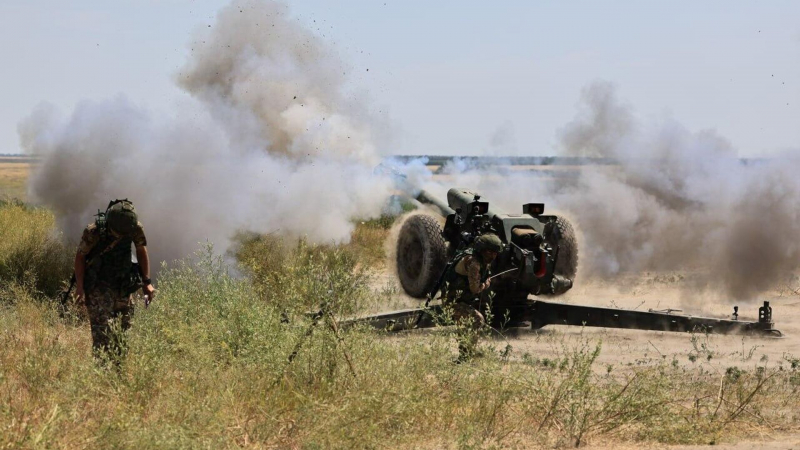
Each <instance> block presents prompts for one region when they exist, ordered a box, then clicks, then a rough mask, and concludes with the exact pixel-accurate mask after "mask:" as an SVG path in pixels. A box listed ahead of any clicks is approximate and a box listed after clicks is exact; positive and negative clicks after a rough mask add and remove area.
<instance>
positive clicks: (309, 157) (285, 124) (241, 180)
mask: <svg viewBox="0 0 800 450" xmlns="http://www.w3.org/2000/svg"><path fill="white" fill-rule="evenodd" d="M343 67H344V65H343V63H342V62H341V61H340V60H339V59H338V58H337V57H336V54H335V53H334V52H333V50H332V49H330V48H329V47H328V46H327V45H326V44H325V43H324V42H322V41H321V40H320V39H319V38H318V37H316V36H315V35H314V34H312V33H311V32H309V31H308V30H306V29H305V28H303V27H301V26H300V25H299V24H298V23H297V21H294V20H291V19H290V17H289V15H288V11H287V8H286V6H285V5H283V4H281V3H277V2H272V1H262V0H241V1H234V2H232V3H231V4H230V5H229V6H227V7H225V8H223V9H222V10H221V11H220V12H219V14H218V17H217V21H216V23H215V24H214V26H213V27H212V28H211V29H210V30H208V31H206V32H205V34H203V35H200V36H198V37H197V40H196V42H194V43H193V56H192V58H191V59H190V60H189V61H188V62H187V64H186V66H185V67H184V68H183V69H182V70H181V71H180V73H179V74H178V75H177V82H178V83H179V85H180V86H181V87H183V88H184V89H185V90H186V91H187V92H188V93H189V94H191V96H192V97H193V99H194V100H192V101H190V102H183V103H181V104H179V105H178V106H176V108H175V110H174V111H173V112H172V114H170V115H167V116H157V115H155V114H153V113H151V112H150V111H148V110H147V109H146V108H144V107H141V106H138V105H136V104H135V103H133V102H131V101H130V100H128V99H127V98H125V97H124V96H120V97H118V98H115V99H111V100H107V101H101V102H83V103H81V104H79V105H78V106H77V107H76V108H75V110H74V111H73V112H72V113H71V114H70V115H68V116H66V117H64V116H61V115H59V113H58V112H57V111H55V110H54V109H53V108H52V107H49V106H47V105H42V106H40V107H39V108H37V109H36V110H35V111H34V112H33V114H31V116H30V117H28V118H27V119H25V120H24V121H23V122H22V123H21V124H20V126H19V131H20V139H21V143H22V146H23V148H24V149H25V151H26V152H27V153H31V154H36V155H41V156H42V157H43V161H42V163H41V165H39V166H38V167H37V168H36V169H35V171H34V173H33V174H32V177H31V181H30V185H29V190H30V195H31V197H32V198H33V199H34V201H37V202H40V203H43V204H46V205H48V206H50V207H51V208H52V209H53V210H54V211H55V212H56V215H57V217H58V220H59V223H60V225H61V226H62V228H63V229H64V231H65V232H66V233H67V234H68V235H70V236H75V237H77V236H79V234H80V230H81V228H82V227H84V226H85V225H86V224H87V223H89V222H90V221H91V220H92V215H93V214H94V213H95V212H96V210H97V209H103V208H104V207H105V205H106V203H107V202H108V201H109V200H110V199H114V198H129V199H130V200H132V201H133V202H134V204H135V205H136V207H137V210H138V211H139V213H140V217H141V220H142V222H143V223H144V225H145V230H146V234H147V236H148V240H149V246H150V248H151V252H152V254H153V255H154V258H155V259H156V260H165V259H166V260H169V259H173V258H179V257H183V256H185V255H187V254H189V253H191V252H192V251H194V250H196V249H197V248H198V245H199V244H198V243H201V242H204V241H206V240H209V241H212V242H214V243H215V244H217V245H221V246H222V247H223V248H225V247H226V246H227V245H228V244H229V239H230V238H231V237H232V236H233V234H234V233H235V232H236V231H238V230H242V229H245V230H251V231H256V232H275V231H280V232H281V233H282V234H286V235H290V236H292V235H293V236H300V235H305V236H307V237H308V238H309V239H311V240H312V241H315V242H332V241H333V242H341V241H346V240H348V239H349V237H350V233H351V231H352V229H353V224H352V219H353V218H356V217H371V216H375V215H378V214H379V213H380V212H381V209H382V207H383V205H384V202H385V200H386V198H387V196H388V195H389V194H390V190H391V187H392V186H391V180H390V179H389V178H388V177H381V176H377V175H374V174H373V172H372V167H373V166H374V164H375V162H376V161H378V160H379V158H380V156H379V155H378V153H377V151H376V144H375V142H374V141H373V136H372V134H371V128H370V126H371V123H370V121H369V120H368V119H367V118H368V114H366V112H365V111H363V110H362V109H360V108H359V107H358V104H357V103H356V102H354V101H349V100H348V96H347V93H346V92H345V80H344V78H343V76H342V72H343Z"/></svg>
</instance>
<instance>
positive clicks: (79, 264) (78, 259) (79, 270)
mask: <svg viewBox="0 0 800 450" xmlns="http://www.w3.org/2000/svg"><path fill="white" fill-rule="evenodd" d="M85 275H86V255H84V254H83V253H82V252H81V251H80V250H78V251H77V252H76V253H75V295H76V296H77V297H79V298H80V297H83V278H84V276H85Z"/></svg>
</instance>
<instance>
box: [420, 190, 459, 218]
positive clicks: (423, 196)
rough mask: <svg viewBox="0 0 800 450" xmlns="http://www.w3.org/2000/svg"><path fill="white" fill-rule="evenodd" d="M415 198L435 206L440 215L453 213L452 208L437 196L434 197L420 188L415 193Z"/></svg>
mask: <svg viewBox="0 0 800 450" xmlns="http://www.w3.org/2000/svg"><path fill="white" fill-rule="evenodd" d="M415 198H416V200H417V201H418V202H420V203H424V204H426V205H432V206H434V207H436V209H438V210H439V213H440V214H441V215H442V216H445V217H447V216H449V215H450V214H453V213H455V211H454V210H453V209H452V208H450V207H449V206H447V203H445V202H443V201H441V200H439V199H438V198H436V197H435V196H434V195H432V194H431V193H430V192H428V191H424V190H420V191H419V194H417V196H416V197H415Z"/></svg>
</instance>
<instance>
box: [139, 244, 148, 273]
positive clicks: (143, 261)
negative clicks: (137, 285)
mask: <svg viewBox="0 0 800 450" xmlns="http://www.w3.org/2000/svg"><path fill="white" fill-rule="evenodd" d="M136 260H137V261H139V267H140V268H141V269H142V278H144V279H145V280H149V279H150V255H148V254H147V246H145V245H143V246H141V247H136Z"/></svg>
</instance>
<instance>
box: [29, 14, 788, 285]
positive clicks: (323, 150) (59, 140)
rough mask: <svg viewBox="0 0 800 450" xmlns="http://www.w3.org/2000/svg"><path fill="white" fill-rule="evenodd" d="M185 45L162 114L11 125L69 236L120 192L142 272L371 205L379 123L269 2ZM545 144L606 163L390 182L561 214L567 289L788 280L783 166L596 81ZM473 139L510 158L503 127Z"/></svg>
mask: <svg viewBox="0 0 800 450" xmlns="http://www.w3.org/2000/svg"><path fill="white" fill-rule="evenodd" d="M192 47H193V52H192V57H191V58H190V60H189V61H188V62H187V63H186V65H185V67H183V69H182V70H180V71H179V73H178V74H176V82H177V83H178V85H179V86H180V87H181V88H182V89H184V90H185V91H186V92H187V93H188V94H189V95H190V97H191V100H188V101H184V102H182V103H180V104H178V105H177V106H176V107H175V110H174V111H173V112H172V113H171V114H167V115H163V114H162V115H159V114H155V113H152V112H150V111H148V110H147V109H146V108H144V107H142V106H139V105H137V104H135V103H134V102H132V101H131V100H129V99H127V98H125V97H123V96H121V97H118V98H114V99H110V100H106V101H100V102H88V101H87V102H83V103H81V104H79V105H78V106H77V107H76V108H75V110H74V111H73V112H72V113H71V114H69V115H61V114H60V113H59V112H58V111H56V110H55V109H54V108H52V107H50V106H48V105H41V106H40V107H38V108H37V109H36V110H35V111H33V113H32V114H31V115H30V116H29V117H28V118H27V119H25V120H24V121H23V122H22V123H21V124H20V126H19V132H20V140H21V143H22V146H23V148H24V149H25V150H26V151H27V152H28V153H32V154H37V155H41V156H42V157H43V161H42V163H41V164H40V165H39V166H38V167H37V169H36V170H35V172H34V173H33V174H32V178H31V182H30V186H29V190H30V194H31V197H32V198H33V199H34V200H35V201H38V202H40V203H43V204H46V205H48V206H50V207H51V208H52V209H53V210H54V211H55V212H56V215H57V217H58V220H59V223H60V225H61V226H62V228H63V229H64V231H65V232H66V233H67V234H68V235H70V236H75V237H76V238H77V236H78V235H79V233H80V230H81V229H82V227H84V226H85V225H86V224H87V223H88V222H89V221H90V220H92V217H91V216H92V215H93V214H94V213H95V212H96V210H97V209H102V208H104V206H105V204H106V203H107V202H108V200H110V199H113V198H123V197H127V198H129V199H131V200H132V201H133V202H134V203H135V204H136V206H137V209H138V210H139V211H140V215H141V217H142V221H143V222H144V224H145V228H146V231H147V235H148V238H149V240H150V248H151V252H152V254H153V256H154V258H155V259H156V260H165V259H166V260H169V259H173V258H179V257H183V256H185V255H187V254H189V253H191V252H192V251H194V250H196V249H197V248H198V243H200V242H204V241H206V240H210V241H212V242H214V243H215V244H217V245H221V246H222V247H223V248H225V247H227V246H228V245H229V242H230V239H231V237H232V236H233V234H234V233H235V232H236V231H238V230H243V229H244V230H251V231H256V232H275V231H279V232H280V233H282V234H286V235H290V236H300V235H305V236H308V237H309V239H311V240H313V241H316V242H332V241H333V242H342V241H346V240H348V239H349V236H350V233H351V231H352V228H353V225H352V219H353V218H356V217H371V216H375V215H377V214H379V213H380V212H381V211H382V209H383V208H384V206H385V204H386V201H387V198H389V196H390V194H391V193H392V189H393V183H392V180H391V177H390V176H389V175H385V174H383V175H382V174H376V173H375V172H374V171H373V167H374V166H375V164H376V163H377V162H379V161H380V160H381V155H380V153H379V152H378V151H377V150H376V149H377V148H378V145H377V144H376V136H375V130H376V129H377V128H378V127H379V126H380V124H377V126H376V124H375V123H374V121H373V119H372V118H371V117H370V115H369V114H368V113H367V112H366V111H365V110H364V109H363V106H362V105H363V104H364V102H363V101H362V99H361V98H357V97H355V96H354V95H353V94H350V93H348V92H347V89H346V82H347V80H346V75H345V73H346V72H348V70H349V68H348V67H347V66H346V65H345V64H344V63H343V62H342V61H341V60H340V59H339V58H338V57H337V55H336V52H335V51H334V50H333V49H331V48H329V47H328V46H327V45H326V44H325V43H324V42H322V41H321V40H320V39H319V38H318V37H316V36H315V35H314V34H312V33H311V32H309V31H308V30H306V29H304V28H303V27H301V26H300V25H299V24H298V23H297V21H294V20H290V18H289V13H288V10H287V8H286V6H285V5H283V4H281V3H276V2H272V1H266V0H235V1H233V3H231V4H230V5H229V6H227V7H225V8H224V9H222V10H221V11H220V12H219V14H218V17H217V21H216V23H215V24H214V25H213V26H212V27H211V28H210V29H208V30H205V33H204V34H203V35H200V36H198V37H197V39H196V41H195V42H194V43H193V46H192ZM560 142H561V152H562V153H563V154H564V155H570V156H594V157H602V158H609V159H612V160H614V161H616V164H612V165H605V166H585V167H582V168H581V169H580V171H579V172H577V173H576V172H575V171H572V172H568V171H567V172H565V174H567V175H568V174H572V176H565V175H563V174H562V175H559V174H558V173H557V172H558V171H554V172H551V173H542V172H533V173H532V172H530V171H516V170H497V169H481V168H476V167H471V166H470V165H469V164H467V163H466V162H465V161H456V162H454V163H453V164H450V165H449V166H448V167H445V168H444V170H443V172H444V175H443V176H442V177H437V179H432V178H431V176H430V172H429V171H428V170H427V169H426V168H425V167H424V165H423V163H422V162H420V161H415V162H412V163H410V164H408V165H407V166H405V167H403V171H404V172H405V173H406V174H407V176H408V180H409V181H410V182H411V183H412V184H414V185H415V186H419V187H422V188H424V189H426V190H429V191H431V192H432V193H433V194H435V195H439V196H440V197H441V198H444V196H445V193H446V191H447V189H448V188H449V187H451V186H464V187H470V188H473V189H477V190H479V191H480V192H482V193H483V194H485V198H486V199H487V200H489V201H490V202H492V203H494V204H496V205H497V206H499V207H500V208H502V209H505V210H507V211H509V212H519V208H520V205H521V204H522V203H527V202H532V201H544V202H546V203H547V205H548V210H549V211H550V212H552V211H553V210H555V211H557V212H559V213H566V215H567V216H568V217H569V218H570V219H572V220H573V222H575V224H576V225H577V226H578V228H579V229H580V230H581V234H582V240H581V242H582V248H581V267H580V271H581V272H580V274H579V276H580V277H603V278H613V277H614V276H615V275H617V274H621V273H626V272H637V271H645V270H656V271H658V270H680V271H692V272H693V273H697V274H698V276H697V277H696V279H697V280H698V283H699V286H695V287H699V288H703V289H707V290H715V291H719V292H722V293H725V294H726V295H729V296H731V297H734V298H737V299H748V298H752V297H753V296H754V295H757V294H758V293H760V292H762V291H763V290H765V289H768V288H771V287H774V286H775V284H776V283H777V282H779V281H781V280H782V279H783V277H786V276H788V275H790V274H791V273H792V272H793V271H795V270H796V269H797V268H798V261H800V240H798V239H797V237H798V236H800V217H798V215H799V214H800V213H798V207H797V206H798V204H800V177H798V176H796V174H797V173H798V169H800V164H798V161H797V159H796V158H792V157H790V155H788V156H786V157H782V158H773V159H771V160H769V161H756V162H752V161H751V162H749V163H747V164H745V163H742V162H741V161H740V160H739V158H738V155H737V152H736V150H735V149H734V148H733V147H732V145H731V144H730V143H729V142H728V141H726V140H725V139H724V138H723V137H721V136H719V135H718V134H717V133H715V132H714V131H711V130H706V131H700V132H692V131H689V130H687V129H686V128H685V127H683V126H682V125H680V124H679V123H677V122H676V121H674V120H671V119H669V118H665V119H662V120H661V121H660V122H658V123H655V124H651V123H643V122H642V121H640V120H639V119H638V118H637V117H636V116H635V114H634V112H633V110H632V108H631V107H630V106H628V105H626V104H625V103H623V102H621V101H620V100H619V99H618V98H617V96H616V92H615V89H614V87H613V86H612V85H610V84H608V83H596V84H593V85H591V86H589V87H587V88H586V89H585V90H584V92H583V96H582V102H581V104H580V106H579V111H578V114H577V116H576V118H575V119H574V120H573V121H572V122H570V123H568V124H567V125H566V126H565V127H564V128H563V129H562V130H561V131H560ZM490 144H491V146H492V148H493V149H495V150H496V151H501V150H502V149H503V148H506V149H508V148H511V147H514V140H513V127H510V126H508V127H501V128H500V129H498V131H497V132H496V133H495V135H494V136H492V137H491V140H490ZM554 174H555V176H554Z"/></svg>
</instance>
